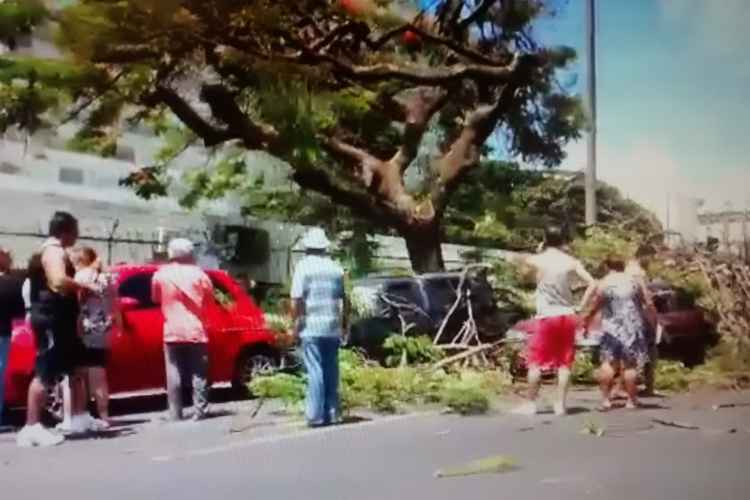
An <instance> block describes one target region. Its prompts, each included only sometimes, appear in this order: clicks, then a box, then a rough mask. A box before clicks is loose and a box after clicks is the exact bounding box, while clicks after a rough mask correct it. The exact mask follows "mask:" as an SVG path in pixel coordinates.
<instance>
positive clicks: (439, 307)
mask: <svg viewBox="0 0 750 500" xmlns="http://www.w3.org/2000/svg"><path fill="white" fill-rule="evenodd" d="M460 282H461V273H459V272H445V273H432V274H423V275H418V276H408V277H397V276H374V277H368V278H364V279H359V280H355V281H354V283H353V290H352V301H353V303H354V307H355V309H357V310H358V311H359V319H357V320H356V321H354V323H353V324H352V328H351V331H350V335H349V338H348V344H349V345H351V346H354V347H359V348H362V349H364V350H365V351H367V352H368V353H369V354H370V355H372V356H374V357H376V358H377V357H379V356H381V355H382V352H381V346H382V343H383V341H384V340H385V338H386V337H387V336H388V335H390V334H392V333H401V332H402V330H403V329H404V327H406V330H407V334H408V335H414V336H416V335H429V336H434V335H435V334H436V333H437V331H438V329H439V328H440V325H441V324H442V322H443V321H444V319H445V318H446V316H447V315H448V313H449V312H450V310H451V307H453V305H454V303H455V302H456V298H457V296H458V295H457V293H458V288H459V284H460ZM463 287H464V290H465V291H469V292H470V295H469V296H470V297H471V305H472V311H473V314H474V318H475V320H476V322H477V327H478V330H479V333H480V337H481V338H482V339H483V340H488V339H492V338H495V337H499V336H501V335H502V334H503V332H504V325H503V321H502V314H500V311H499V310H498V308H497V305H496V303H495V299H494V292H493V290H492V287H491V286H490V284H489V283H488V282H487V280H486V279H485V278H484V277H483V276H482V275H481V274H474V275H471V277H469V278H468V279H467V280H466V281H465V282H464V285H463ZM468 312H469V308H468V307H467V305H466V301H465V300H462V301H461V305H460V306H459V307H458V308H457V309H456V311H455V312H454V313H453V315H452V316H451V318H450V320H449V322H448V325H447V328H446V329H445V333H444V334H443V338H442V339H441V340H442V341H443V342H450V341H451V340H452V339H453V337H454V336H455V335H456V333H457V332H458V331H459V330H460V328H461V326H462V325H463V324H464V322H465V321H466V319H467V318H468Z"/></svg>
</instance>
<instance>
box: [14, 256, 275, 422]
mask: <svg viewBox="0 0 750 500" xmlns="http://www.w3.org/2000/svg"><path fill="white" fill-rule="evenodd" d="M157 269H158V266H157V265H122V266H117V267H115V268H114V269H113V270H112V272H113V275H114V276H115V284H116V288H117V294H118V297H117V304H116V306H115V307H116V312H117V313H119V314H121V318H122V322H121V324H122V326H121V327H119V326H115V328H114V330H113V333H112V352H111V357H110V361H109V365H108V367H107V374H108V378H109V387H110V392H111V393H112V394H113V395H117V394H120V395H123V394H125V393H128V394H137V393H153V392H156V391H162V390H164V389H165V387H166V380H165V371H164V348H163V345H164V341H163V337H162V328H163V325H164V318H163V316H162V313H161V309H160V307H159V306H158V305H156V304H154V303H153V302H152V301H151V278H152V277H153V275H154V273H155V272H156V270H157ZM207 274H208V275H209V277H210V278H211V281H212V282H213V285H214V289H215V297H216V300H215V301H214V303H213V304H212V305H211V306H210V309H209V312H208V317H207V318H206V326H207V328H208V336H209V363H210V380H211V381H212V383H214V384H221V383H232V385H233V386H235V387H236V388H238V389H242V388H244V387H246V383H247V382H249V379H250V378H251V377H252V376H253V375H255V374H257V373H260V372H266V371H268V370H270V369H273V368H274V367H275V366H277V364H278V362H279V353H278V350H277V349H276V347H275V338H274V335H273V334H272V333H271V332H270V331H269V330H268V328H266V323H265V319H264V315H263V312H262V311H261V310H260V308H258V306H257V305H256V304H255V303H254V302H253V300H252V299H251V298H250V296H249V295H248V294H247V293H246V292H245V291H244V290H243V289H242V288H241V287H240V285H239V284H238V283H237V282H235V281H234V280H233V279H232V278H231V277H230V276H229V275H228V274H227V273H225V272H223V271H207ZM116 323H117V322H116ZM35 355H36V346H35V342H34V335H33V334H32V332H31V329H30V327H29V325H28V324H26V323H24V322H17V323H16V328H14V330H13V340H12V344H11V350H10V359H9V363H8V369H7V370H6V373H5V377H6V386H5V387H6V392H5V400H6V406H7V407H9V408H10V407H21V406H25V404H26V392H27V389H28V386H29V383H30V382H31V379H32V377H33V373H34V359H35Z"/></svg>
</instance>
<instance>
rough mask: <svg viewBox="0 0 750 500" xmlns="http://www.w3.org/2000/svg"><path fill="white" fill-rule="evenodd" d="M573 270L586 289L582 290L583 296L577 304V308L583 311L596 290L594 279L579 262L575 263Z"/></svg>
mask: <svg viewBox="0 0 750 500" xmlns="http://www.w3.org/2000/svg"><path fill="white" fill-rule="evenodd" d="M575 272H576V275H578V277H579V278H580V279H582V280H583V281H584V282H585V283H586V291H585V292H584V294H583V298H581V303H580V305H579V306H578V309H579V310H580V311H583V310H584V309H585V308H586V307H587V306H588V304H589V302H591V300H592V298H593V296H594V294H595V293H596V291H597V286H596V280H595V279H594V277H593V276H591V274H590V273H589V272H588V271H587V270H586V268H585V267H584V266H583V264H581V263H580V262H578V263H577V264H576V267H575Z"/></svg>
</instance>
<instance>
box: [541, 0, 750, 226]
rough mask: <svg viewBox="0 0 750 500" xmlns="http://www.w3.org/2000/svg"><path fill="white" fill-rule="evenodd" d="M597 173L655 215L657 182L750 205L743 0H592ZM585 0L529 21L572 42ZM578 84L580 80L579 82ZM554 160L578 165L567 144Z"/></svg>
mask: <svg viewBox="0 0 750 500" xmlns="http://www.w3.org/2000/svg"><path fill="white" fill-rule="evenodd" d="M598 8H599V13H598V18H599V26H598V36H599V39H598V40H599V44H598V57H597V59H598V72H597V73H598V79H599V81H598V114H599V148H598V151H599V172H600V177H601V178H602V179H604V180H606V181H609V182H612V183H613V184H615V185H617V186H618V187H620V188H621V189H622V190H623V191H624V192H625V193H626V194H627V195H628V196H630V197H632V198H633V199H635V200H637V201H639V202H641V203H643V204H645V205H647V206H649V208H651V209H653V210H654V211H655V212H657V214H658V215H660V216H662V217H663V216H664V212H665V211H666V209H665V207H666V192H667V191H669V192H671V193H672V197H673V198H674V197H676V196H679V195H683V196H697V197H700V198H703V199H705V202H706V204H705V208H706V209H720V208H723V207H726V206H727V203H731V206H732V207H733V208H735V209H744V208H746V206H747V208H750V146H748V144H749V143H750V140H748V139H749V138H748V137H747V136H748V133H747V129H748V127H747V120H748V117H749V116H748V107H747V101H748V97H750V53H748V51H749V50H750V30H747V29H746V27H745V23H746V22H747V20H748V19H750V0H627V1H625V0H599V2H598ZM584 9H585V2H584V0H568V1H567V3H565V5H564V7H563V9H562V11H561V12H560V13H559V14H558V15H557V16H556V17H555V18H553V19H549V20H547V21H545V22H543V23H541V25H540V26H539V28H538V35H539V36H540V37H542V38H543V39H544V40H545V41H546V42H547V43H550V44H565V45H570V46H573V47H575V48H577V49H578V50H579V55H580V63H579V65H578V68H577V70H578V72H579V79H578V82H579V85H582V84H583V83H584V82H585V66H584V65H583V63H584V58H585V52H584V46H585V45H584V44H585V10H584ZM579 90H580V91H583V89H582V88H580V89H579ZM568 153H569V157H568V159H567V160H566V162H565V163H564V164H563V168H567V169H580V168H582V167H583V166H584V165H585V157H586V156H585V143H584V142H583V141H580V142H578V143H576V144H572V145H570V147H569V148H568Z"/></svg>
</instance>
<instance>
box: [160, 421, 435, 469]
mask: <svg viewBox="0 0 750 500" xmlns="http://www.w3.org/2000/svg"><path fill="white" fill-rule="evenodd" d="M435 415H437V413H435V412H422V413H412V414H409V415H399V416H395V417H385V418H378V419H375V420H370V421H367V422H361V423H356V424H345V425H338V426H332V427H325V428H322V429H308V428H307V427H304V429H303V430H301V431H299V432H292V433H289V434H276V435H272V436H262V437H257V438H253V439H247V440H244V441H237V442H235V443H229V444H225V445H221V446H213V447H210V448H199V449H196V450H191V451H188V452H185V453H181V454H176V455H159V456H155V457H152V458H151V460H152V461H153V462H172V461H175V460H183V459H187V458H193V457H204V456H207V455H215V454H217V453H224V452H227V451H232V450H238V449H242V448H249V447H251V446H256V445H262V444H273V443H280V442H283V441H291V440H295V439H304V438H307V437H311V436H321V435H326V434H333V433H335V432H340V431H344V430H358V429H362V428H366V427H376V426H379V425H384V424H390V423H395V422H402V421H405V420H412V419H417V418H424V417H429V416H435ZM303 425H304V424H303V423H301V422H292V423H289V424H286V425H283V426H280V427H282V428H289V427H297V426H300V427H302V426H303Z"/></svg>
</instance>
